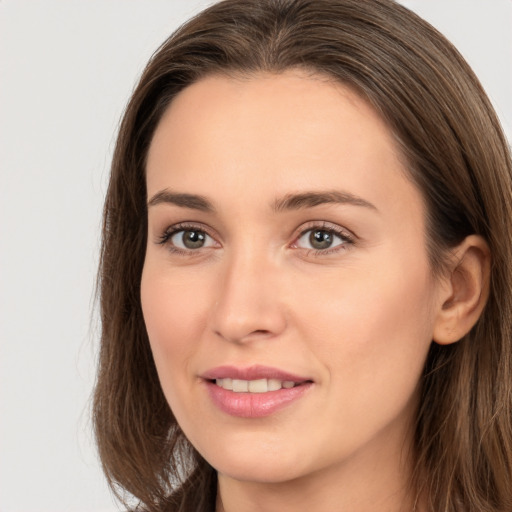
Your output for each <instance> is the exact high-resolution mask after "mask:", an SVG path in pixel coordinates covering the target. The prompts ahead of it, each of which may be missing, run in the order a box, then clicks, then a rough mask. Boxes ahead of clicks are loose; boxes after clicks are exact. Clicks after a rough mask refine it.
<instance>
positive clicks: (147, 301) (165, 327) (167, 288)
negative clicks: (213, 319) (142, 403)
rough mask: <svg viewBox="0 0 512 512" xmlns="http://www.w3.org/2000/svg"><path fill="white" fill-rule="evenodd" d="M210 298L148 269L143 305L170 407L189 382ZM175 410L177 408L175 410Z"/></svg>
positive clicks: (184, 281) (181, 280)
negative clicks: (193, 358) (191, 365)
mask: <svg viewBox="0 0 512 512" xmlns="http://www.w3.org/2000/svg"><path fill="white" fill-rule="evenodd" d="M208 296H209V294H208V293H207V290H206V288H203V289H202V293H201V294H199V293H198V292H197V290H196V289H195V288H194V287H193V286H191V285H190V280H188V279H187V278H182V277H180V276H179V275H169V274H168V273H167V274H166V273H165V272H162V271H156V270H153V269H152V268H151V264H148V265H146V266H145V268H144V271H143V274H142V281H141V303H142V311H143V315H144V321H145V324H146V330H147V333H148V337H149V341H150V345H151V350H152V353H153V358H154V360H155V365H156V368H157V371H158V375H159V378H160V382H161V385H162V388H163V391H164V394H165V395H166V398H167V400H168V401H169V403H170V404H171V405H173V404H174V402H175V401H176V397H177V396H179V393H177V392H178V391H180V390H181V391H183V390H184V386H187V383H188V382H190V379H189V378H187V377H190V374H191V369H190V360H191V359H192V357H193V355H194V353H195V352H196V350H197V346H198V343H199V340H200V339H201V334H202V332H203V330H204V328H205V322H206V317H207V306H206V304H207V302H208ZM173 409H174V407H173Z"/></svg>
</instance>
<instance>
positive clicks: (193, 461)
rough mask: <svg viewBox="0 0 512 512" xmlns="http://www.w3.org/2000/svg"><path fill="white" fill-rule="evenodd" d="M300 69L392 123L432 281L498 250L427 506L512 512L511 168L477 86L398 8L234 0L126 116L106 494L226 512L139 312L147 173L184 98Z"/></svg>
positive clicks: (112, 210)
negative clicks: (464, 244)
mask: <svg viewBox="0 0 512 512" xmlns="http://www.w3.org/2000/svg"><path fill="white" fill-rule="evenodd" d="M290 68H301V69H306V70H308V71H311V72H313V73H319V74H323V75H327V76H329V77H331V78H334V79H335V80H338V81H339V82H342V83H343V84H345V85H348V86H349V87H351V88H353V89H354V90H356V91H357V92H359V94H361V95H362V96H363V97H364V98H366V100H367V101H368V102H369V103H370V104H371V105H372V106H373V107H374V108H375V109H376V111H377V112H378V113H379V114H380V115H381V116H382V117H383V118H384V119H385V120H386V121H387V123H388V125H389V127H390V129H391V131H392V132H393V134H394V136H395V138H396V140H397V142H398V145H399V147H400V148H401V151H402V156H403V159H404V161H405V162H406V166H407V168H408V169H409V172H410V176H411V179H412V180H413V181H414V182H415V183H416V185H417V186H418V188H419V189H420V190H421V191H422V193H423V196H424V199H425V202H426V205H427V211H428V219H427V221H428V240H429V242H428V251H429V256H430V261H431V265H432V269H433V272H434V273H436V274H437V273H439V272H442V271H443V262H444V259H443V255H445V254H446V251H447V249H449V248H450V247H453V246H455V245H456V244H458V243H460V242H461V241H462V240H463V239H464V238H465V237H466V236H467V235H469V234H472V233H476V234H479V235H481V236H483V237H484V238H485V239H486V240H487V242H488V244H489V247H490V249H491V253H492V269H491V286H490V288H491V289H490V296H489V299H488V303H487V305H486V307H485V310H484V312H483V314H482V316H481V318H480V319H479V321H478V323H477V325H476V326H475V327H474V328H473V329H472V331H471V332H470V333H469V334H468V335H467V336H465V338H464V339H463V340H461V341H459V342H458V343H455V344H453V345H449V346H439V345H436V344H435V343H433V344H432V347H431V350H430V353H429V356H428V360H427V361H426V365H425V371H424V375H423V378H422V382H421V386H422V393H421V402H420V406H419V411H418V416H417V424H416V432H415V447H414V448H415V459H416V460H415V464H416V465H415V471H414V474H413V479H412V482H411V484H412V486H413V489H414V492H417V493H418V495H420V494H421V495H422V496H426V497H427V501H428V510H429V511H430V512H452V511H453V512H456V511H464V512H477V511H478V512H484V511H485V512H510V511H511V510H512V346H511V342H512V335H511V326H512V164H511V160H510V151H509V148H508V145H507V142H506V140H505V138H504V135H503V133H502V131H501V128H500V125H499V122H498V120H497V118H496V115H495V113H494V111H493V109H492V107H491V105H490V103H489V101H488V99H487V97H486V95H485V93H484V91H483V90H482V87H481V85H480V83H479V82H478V80H477V78H476V77H475V75H474V74H473V72H472V71H471V69H470V68H469V66H468V65H467V63H466V62H465V61H464V60H463V58H462V57H461V56H460V55H459V53H458V52H457V51H456V50H455V48H454V47H453V46H452V45H451V44H450V43H449V42H448V41H447V40H446V39H445V38H444V37H443V36H442V35H440V34H439V33H438V32H437V31H436V30H435V29H434V28H432V27H431V26H430V25H428V24H427V23H426V22H424V21H423V20H421V19H420V18H418V17H417V16H416V15H414V14H413V13H412V12H410V11H409V10H407V9H406V8H404V7H402V6H400V5H398V4H396V3H394V2H393V1H392V0H225V1H221V2H219V3H217V4H215V5H213V6H212V7H210V8H208V9H206V10H205V11H203V12H202V13H201V14H199V15H198V16H196V17H195V18H193V19H192V20H190V21H189V22H188V23H186V24H185V25H184V26H182V27H181V28H180V29H179V30H178V31H177V32H176V33H174V34H173V35H172V36H171V37H170V38H169V39H168V40H167V41H165V43H164V44H163V45H162V46H161V47H160V48H159V49H158V51H157V52H156V53H155V54H154V56H153V57H152V59H151V60H150V62H149V63H148V65H147V67H146V69H145V71H144V73H143V75H142V77H141V79H140V82H139V84H138V86H137V88H136V89H135V91H134V93H133V95H132V98H131V100H130V102H129V104H128V107H127V109H126V112H125V115H124V118H123V121H122V124H121V127H120V132H119V136H118V140H117V145H116V149H115V153H114V158H113V163H112V172H111V177H110V184H109V188H108V192H107V197H106V202H105V210H104V226H103V245H102V252H101V263H100V269H99V289H100V303H101V321H102V336H101V349H100V357H99V371H98V378H97V384H96V390H95V397H94V421H95V429H96V436H97V442H98V447H99V453H100V456H101V460H102V462H103V467H104V470H105V473H106V475H107V478H108V480H109V482H110V484H111V486H112V487H113V489H114V490H115V491H116V492H117V493H118V495H119V496H120V497H121V498H123V497H129V496H133V497H135V498H136V499H137V500H138V501H139V502H140V504H141V505H142V506H143V508H144V509H145V510H150V511H160V510H161V511H163V510H166V511H178V510H187V511H191V510H205V511H206V510H213V507H214V502H215V492H216V475H215V471H214V470H213V469H212V468H211V467H210V466H209V465H208V464H207V463H206V462H205V461H204V459H202V457H201V456H200V455H199V454H198V453H197V452H196V451H195V450H194V449H193V447H191V446H190V444H189V443H188V441H187V440H186V438H185V437H184V435H183V433H182V432H181V430H180V429H179V427H178V426H177V424H176V421H175V419H174V417H173V414H172V411H171V410H170V409H169V406H168V404H167V402H166V400H165V398H164V396H163V393H162V391H161V388H160V384H159V382H158V377H157V373H156V369H155V366H154V363H153V359H152V355H151V351H150V347H149V342H148V337H147V333H146V329H145V326H144V321H143V317H142V312H141V304H140V297H139V293H140V289H139V288H140V280H141V273H142V267H143V264H144V255H145V246H146V236H147V233H146V230H147V227H146V222H147V218H146V185H145V161H146V155H147V151H148V146H149V144H150V141H151V138H152V135H153V133H154V131H155V128H156V126H157V124H158V122H159V120H160V118H161V116H162V114H163V112H164V111H165V109H166V107H167V106H168V105H169V103H170V102H171V101H172V99H173V98H174V97H175V96H176V94H178V93H179V92H180V91H181V90H182V89H184V88H185V87H187V86H188V85H190V84H192V83H194V82H196V81H197V80H199V79H201V78H202V77H204V76H205V75H208V74H213V73H221V74H227V75H230V74H234V75H240V74H242V75H251V74H254V73H259V72H262V71H266V72H272V73H279V72H282V71H284V70H286V69H290Z"/></svg>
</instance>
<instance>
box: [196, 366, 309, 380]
mask: <svg viewBox="0 0 512 512" xmlns="http://www.w3.org/2000/svg"><path fill="white" fill-rule="evenodd" d="M201 377H202V378H203V379H206V380H214V379H227V378H229V379H240V380H258V379H277V380H281V381H292V382H295V383H298V382H306V381H312V379H310V378H309V377H302V376H300V375H294V374H292V373H289V372H286V371H284V370H280V369H279V368H273V367H271V366H263V365H253V366H248V367H245V368H243V367H238V366H230V365H224V366H217V367H215V368H211V369H210V370H207V371H206V372H204V373H203V374H202V375H201Z"/></svg>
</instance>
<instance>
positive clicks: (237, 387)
mask: <svg viewBox="0 0 512 512" xmlns="http://www.w3.org/2000/svg"><path fill="white" fill-rule="evenodd" d="M215 384H217V386H220V387H221V388H224V389H227V390H229V391H234V392H235V393H266V392H267V391H279V390H280V389H281V388H284V389H290V388H293V387H294V386H295V382H293V381H291V380H285V381H281V380H278V379H257V380H242V379H229V378H226V379H216V380H215Z"/></svg>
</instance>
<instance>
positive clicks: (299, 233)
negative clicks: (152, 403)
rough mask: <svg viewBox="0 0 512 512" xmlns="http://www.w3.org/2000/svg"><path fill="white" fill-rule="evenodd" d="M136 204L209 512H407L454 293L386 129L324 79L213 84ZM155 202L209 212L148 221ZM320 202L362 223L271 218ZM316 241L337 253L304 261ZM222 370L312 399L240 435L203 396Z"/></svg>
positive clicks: (188, 108)
mask: <svg viewBox="0 0 512 512" xmlns="http://www.w3.org/2000/svg"><path fill="white" fill-rule="evenodd" d="M147 187H148V199H149V201H150V204H149V206H148V245H147V254H146V260H145V265H144V270H143V275H142V284H141V299H142V307H143V313H144V318H145V322H146V327H147V330H148V335H149V339H150V343H151V348H152V351H153V355H154V359H155V363H156V367H157V371H158V374H159V378H160V381H161V384H162V388H163V390H164V393H165V396H166V398H167V400H168V403H169V405H170V407H171V409H172V411H173V413H174V415H175V417H176V419H177V421H178V423H179V425H180V426H181V428H182V429H183V431H184V432H185V434H186V436H187V437H188V439H189V440H190V441H191V443H192V444H193V445H194V446H195V448H196V449H197V450H198V451H199V452H200V453H201V454H202V455H203V457H204V458H205V459H206V460H207V461H208V462H209V463H210V464H211V465H212V466H213V467H214V468H216V469H217V471H218V473H219V498H218V504H217V509H218V510H219V511H220V510H224V511H226V512H234V511H237V512H249V511H256V510H257V511H267V512H274V511H276V512H277V511H279V512H283V511H288V510H290V511H303V510H304V511H306V510H308V511H310V510H315V511H317V512H322V511H332V510H337V511H350V512H370V511H375V510H379V511H381V512H386V511H389V512H391V511H399V510H412V503H411V497H410V496H409V494H408V493H407V486H408V478H409V476H410V468H411V439H410V437H411V436H410V433H411V423H412V421H413V420H414V415H415V408H416V406H417V391H418V382H419V379H420V375H421V372H422V368H423V364H424V361H425V358H426V355H427V352H428V349H429V346H430V344H431V342H432V339H433V338H434V337H435V334H436V332H437V331H439V332H441V331H442V332H447V327H446V325H445V324H443V323H442V322H445V323H446V318H445V317H446V316H447V313H446V311H445V310H447V308H446V307H443V305H445V306H446V303H447V300H448V298H449V297H452V300H453V301H455V300H454V294H453V293H454V292H453V287H451V284H450V282H449V280H443V279H434V278H433V277H432V272H431V269H430V266H429V261H428V257H427V252H426V242H425V236H426V235H425V210H424V204H423V201H422V196H421V193H420V192H419V190H417V188H416V187H415V186H414V185H413V184H412V182H411V181H410V180H409V179H408V178H407V174H406V170H405V169H404V166H403V163H402V160H401V158H400V155H399V153H398V151H397V149H396V147H395V144H394V142H393V137H392V135H391V133H390V131H389V129H388V127H387V126H386V124H385V123H384V122H383V121H382V120H381V119H380V118H379V116H378V115H377V114H376V113H375V111H374V110H373V109H372V108H370V106H369V105H368V104H367V103H366V102H365V101H363V100H362V99H361V98H360V97H359V96H358V95H357V94H355V93H354V92H353V91H351V90H350V89H348V88H347V87H345V86H342V85H340V84H334V83H332V82H330V81H328V80H326V79H325V78H322V77H318V76H316V77H315V76H310V75H305V74H303V73H301V72H299V71H287V72H285V73H282V74H280V75H258V76H253V77H251V78H240V79H235V78H227V77H220V76H212V77H207V78H204V79H202V80H201V81H199V82H197V83H196V84H194V85H192V86H190V87H188V88H187V89H185V90H184V91H182V92H181V93H180V94H179V95H178V96H177V97H176V99H175V100H174V101H173V103H172V104H171V106H170V107H169V108H168V110H167V111H166V113H165V115H164V116H163V118H162V120H161V122H160V124H159V126H158V127H157V129H156V132H155V134H154V138H153V140H152V143H151V146H150V150H149V154H148V162H147ZM162 191H167V192H169V191H172V192H173V193H180V194H194V195H199V196H202V197H203V198H205V199H206V200H207V201H208V202H209V203H210V204H211V206H212V208H213V210H212V211H205V210H204V209H198V208H197V207H196V206H197V204H196V205H195V204H190V203H189V204H188V205H183V204H181V205H178V204H174V203H172V202H166V201H160V202H158V201H155V200H153V202H151V199H152V198H154V197H162V194H161V193H162ZM325 191H338V192H343V193H347V194H351V197H357V198H360V199H362V200H364V201H365V202H367V203H369V204H371V205H372V206H368V205H361V204H347V203H338V202H334V203H333V202H327V203H326V202H324V203H321V204H318V205H316V206H312V205H306V206H303V207H301V208H284V207H283V208H280V209H277V210H276V208H275V207H273V206H275V203H276V201H279V200H282V199H283V198H286V197H289V195H290V194H303V193H309V192H316V193H318V192H325ZM158 194H160V196H158ZM180 223H186V226H185V228H186V229H188V230H190V229H192V228H194V229H196V230H202V232H204V233H206V238H205V241H206V242H205V245H204V246H203V247H199V248H195V249H191V248H189V249H187V248H185V249H183V248H182V249H181V251H179V250H178V251H177V249H179V247H177V246H178V245H180V244H181V243H182V240H183V239H182V234H183V233H180V232H178V233H177V234H176V235H174V236H173V237H172V238H169V236H167V237H166V232H168V231H169V229H170V228H172V227H173V226H177V225H178V227H177V228H176V229H178V230H179V229H180V228H183V226H182V225H180ZM315 228H316V229H317V230H318V229H320V230H324V234H325V231H327V232H331V235H332V236H333V239H332V240H333V244H332V246H331V247H330V248H328V249H320V250H315V249H312V246H311V243H310V240H309V238H308V237H309V234H310V233H311V231H308V230H312V229H313V230H314V229H315ZM332 230H335V231H338V232H340V231H341V233H342V237H338V235H337V234H335V233H332ZM348 234H349V235H350V240H349V241H347V239H346V237H345V235H348ZM162 242H164V243H162ZM459 259H460V258H459ZM468 261H470V262H471V261H474V262H475V261H476V263H475V265H476V267H478V265H479V262H480V260H479V259H478V257H474V258H473V260H472V259H471V258H469V259H468ZM462 281H464V280H463V279H462ZM475 283H476V281H475ZM475 287H476V288H478V283H476V284H475ZM466 295H467V294H466ZM443 315H445V316H444V317H443ZM459 316H460V315H459ZM450 318H451V317H450ZM440 329H441V331H440ZM443 329H444V330H443ZM451 332H452V334H453V329H452V331H451ZM456 335H458V333H456V334H453V336H456ZM453 336H452V338H453ZM452 338H450V337H449V336H448V338H446V339H443V342H447V343H448V342H452V341H455V339H452ZM226 364H230V365H234V366H244V367H246V366H251V365H253V364H262V365H267V366H272V367H277V368H280V369H283V370H285V371H288V372H290V373H294V374H298V375H301V376H308V378H310V379H312V380H313V382H314V384H313V386H312V387H311V388H310V390H309V391H308V392H307V393H306V394H305V395H304V396H303V397H302V398H300V399H299V400H298V401H296V402H293V403H292V404H290V405H289V406H287V407H285V408H284V409H282V410H280V411H278V412H276V413H274V414H272V415H270V416H268V417H264V418H256V419H254V418H252V419H251V418H238V417H233V416H230V415H228V414H226V413H224V412H222V411H220V410H219V409H218V408H217V407H216V406H215V405H214V404H213V402H212V401H211V399H210V398H209V395H208V394H207V393H206V391H205V386H204V382H203V381H202V379H201V378H200V375H202V374H203V373H204V372H205V371H207V370H209V369H211V368H213V367H216V366H219V365H226ZM419 509H421V504H419V506H418V510H419Z"/></svg>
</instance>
